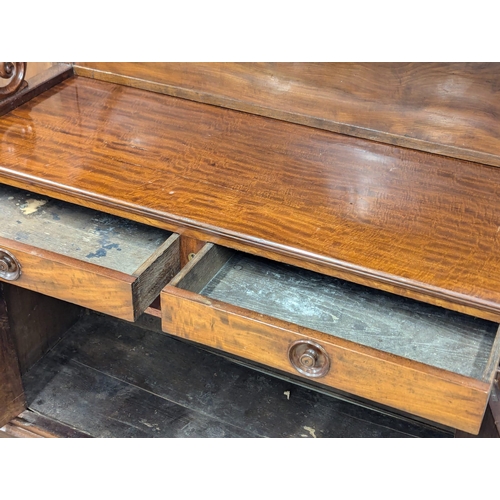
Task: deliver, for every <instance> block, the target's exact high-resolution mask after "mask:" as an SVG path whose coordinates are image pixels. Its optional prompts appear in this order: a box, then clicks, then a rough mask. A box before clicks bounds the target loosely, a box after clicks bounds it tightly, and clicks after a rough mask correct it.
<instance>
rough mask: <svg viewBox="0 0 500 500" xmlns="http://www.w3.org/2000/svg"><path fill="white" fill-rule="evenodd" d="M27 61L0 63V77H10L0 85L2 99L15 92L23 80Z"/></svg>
mask: <svg viewBox="0 0 500 500" xmlns="http://www.w3.org/2000/svg"><path fill="white" fill-rule="evenodd" d="M27 66H28V63H25V62H16V63H12V62H3V63H0V78H5V79H10V82H9V83H8V84H7V85H6V86H4V87H0V99H4V98H6V97H9V96H11V95H13V94H15V93H16V92H17V91H18V90H19V89H21V87H22V86H23V84H24V83H25V82H24V75H26V67H27Z"/></svg>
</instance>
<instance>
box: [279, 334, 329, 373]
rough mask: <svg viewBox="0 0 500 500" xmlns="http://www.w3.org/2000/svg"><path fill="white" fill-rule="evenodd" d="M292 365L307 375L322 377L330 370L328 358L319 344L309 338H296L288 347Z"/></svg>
mask: <svg viewBox="0 0 500 500" xmlns="http://www.w3.org/2000/svg"><path fill="white" fill-rule="evenodd" d="M288 358H289V359H290V363H292V366H293V367H294V368H295V369H296V370H297V371H298V372H299V373H302V375H306V376H307V377H316V378H317V377H324V376H325V375H326V374H327V373H328V371H329V370H330V358H329V357H328V354H327V353H326V351H325V350H324V349H323V347H321V346H320V345H319V344H316V343H315V342H312V341H310V340H297V341H296V342H293V344H291V345H290V347H289V348H288Z"/></svg>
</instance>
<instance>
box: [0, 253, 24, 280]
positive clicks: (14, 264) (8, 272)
mask: <svg viewBox="0 0 500 500" xmlns="http://www.w3.org/2000/svg"><path fill="white" fill-rule="evenodd" d="M19 276H21V264H19V261H18V260H17V259H16V258H15V257H14V256H13V255H12V254H11V253H10V252H7V250H3V249H1V248H0V278H2V279H4V280H7V281H15V280H17V278H19Z"/></svg>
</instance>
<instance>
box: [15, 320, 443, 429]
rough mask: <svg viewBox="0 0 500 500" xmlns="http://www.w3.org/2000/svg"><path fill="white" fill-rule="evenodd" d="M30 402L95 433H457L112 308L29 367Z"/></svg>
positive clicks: (74, 329)
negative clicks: (314, 386)
mask: <svg viewBox="0 0 500 500" xmlns="http://www.w3.org/2000/svg"><path fill="white" fill-rule="evenodd" d="M24 385H25V390H26V395H27V400H28V405H29V408H30V410H32V411H34V412H37V413H38V414H40V415H42V416H45V417H47V418H50V419H54V420H56V421H58V422H61V423H63V424H65V425H67V426H70V427H71V428H73V429H76V430H79V431H80V432H82V433H85V434H88V435H90V436H93V437H100V438H105V437H106V438H113V437H119V438H121V437H143V438H145V437H163V438H170V437H185V438H187V437H240V438H254V437H272V438H278V437H282V438H285V437H288V438H312V437H317V438H340V437H387V438H390V437H393V438H401V437H430V438H436V437H452V436H453V434H452V433H451V432H449V431H447V430H443V429H437V428H433V427H431V426H429V425H424V424H420V423H418V422H411V421H409V420H408V419H403V418H401V419H400V418H398V417H397V416H392V415H388V414H385V413H383V412H379V411H376V410H375V409H370V408H366V407H362V406H359V405H355V404H351V403H348V402H346V401H342V400H340V399H336V398H333V397H331V396H328V395H326V394H322V393H319V392H317V391H314V390H310V389H307V388H305V387H301V386H299V385H296V384H293V383H291V382H288V381H286V380H282V379H279V378H276V377H273V376H271V375H269V374H264V373H261V372H258V371H255V370H253V369H251V368H248V367H246V366H242V365H241V364H237V363H233V362H232V361H230V360H228V359H226V358H224V357H222V356H219V355H217V354H214V353H211V352H207V351H205V350H202V349H199V348H197V347H195V346H193V345H190V344H187V343H185V342H182V341H179V340H177V339H175V338H172V337H170V336H168V335H166V334H163V333H158V332H155V331H152V330H150V329H145V328H143V327H140V326H138V325H134V324H130V323H127V322H124V321H121V320H117V319H113V318H110V317H108V316H103V315H96V314H91V315H85V316H84V317H83V318H82V319H81V320H80V321H79V322H78V323H77V324H76V325H74V326H73V327H72V328H71V329H70V330H69V331H68V332H67V334H66V335H65V336H64V338H63V339H62V340H61V341H60V342H59V344H57V345H56V346H55V348H54V349H53V350H52V351H50V352H49V353H48V354H47V355H46V356H45V357H44V358H43V359H42V360H40V361H39V362H38V363H37V364H36V365H35V366H34V367H33V368H32V369H31V370H30V371H29V372H28V373H27V374H25V375H24Z"/></svg>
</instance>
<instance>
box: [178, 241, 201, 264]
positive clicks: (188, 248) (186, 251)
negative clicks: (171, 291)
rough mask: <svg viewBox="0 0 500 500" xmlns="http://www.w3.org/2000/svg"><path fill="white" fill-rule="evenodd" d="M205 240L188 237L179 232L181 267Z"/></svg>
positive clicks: (198, 249) (199, 248)
mask: <svg viewBox="0 0 500 500" xmlns="http://www.w3.org/2000/svg"><path fill="white" fill-rule="evenodd" d="M205 243H206V242H204V241H200V240H197V239H195V238H189V237H188V236H184V235H182V234H181V241H180V253H181V267H184V266H185V265H186V264H187V263H188V262H189V261H190V260H191V258H192V256H193V255H194V254H196V253H198V252H199V251H200V250H201V249H202V248H203V246H204V245H205Z"/></svg>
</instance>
